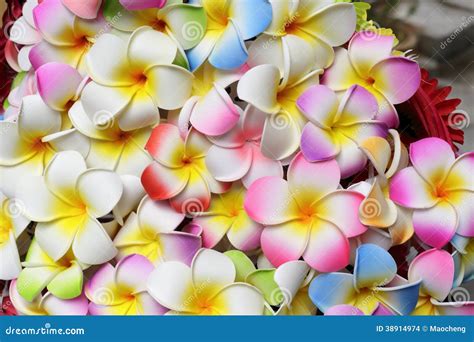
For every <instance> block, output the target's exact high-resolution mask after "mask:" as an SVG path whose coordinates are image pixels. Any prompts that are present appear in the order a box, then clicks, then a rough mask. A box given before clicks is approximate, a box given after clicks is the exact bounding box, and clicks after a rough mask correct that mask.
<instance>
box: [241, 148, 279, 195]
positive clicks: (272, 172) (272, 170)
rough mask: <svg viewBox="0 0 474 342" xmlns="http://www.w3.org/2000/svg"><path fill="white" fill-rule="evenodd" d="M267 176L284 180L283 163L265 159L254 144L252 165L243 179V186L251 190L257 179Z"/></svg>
mask: <svg viewBox="0 0 474 342" xmlns="http://www.w3.org/2000/svg"><path fill="white" fill-rule="evenodd" d="M267 176H276V177H280V178H283V167H282V165H281V162H279V161H278V160H273V159H270V158H267V157H265V156H264V155H263V153H262V151H261V150H260V147H259V146H258V145H254V144H252V164H251V165H250V169H249V170H248V172H247V174H246V175H245V176H244V177H243V178H242V184H243V185H244V186H245V187H246V188H249V187H250V186H251V185H252V183H253V182H255V181H256V180H257V179H259V178H262V177H267Z"/></svg>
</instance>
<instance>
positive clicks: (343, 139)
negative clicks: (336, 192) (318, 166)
mask: <svg viewBox="0 0 474 342" xmlns="http://www.w3.org/2000/svg"><path fill="white" fill-rule="evenodd" d="M297 105H298V108H299V109H300V110H301V112H303V114H304V115H305V116H306V118H307V119H308V120H309V122H308V123H307V124H306V126H305V127H304V129H303V133H302V136H301V151H302V152H303V154H304V156H305V157H306V159H307V160H309V161H312V162H314V161H321V160H328V159H336V161H337V163H338V165H339V168H340V169H341V176H342V178H346V177H348V176H352V175H354V174H355V173H357V172H359V171H360V170H361V169H362V168H363V167H364V166H365V164H366V163H367V157H366V156H365V154H364V153H363V152H362V151H361V150H360V149H359V145H360V144H361V143H362V142H363V141H364V140H365V139H367V138H369V137H373V136H379V137H385V135H386V126H385V124H384V123H383V122H381V121H376V120H374V119H376V117H377V113H378V106H377V100H376V99H375V97H374V96H373V95H372V94H370V93H369V92H368V91H367V90H365V89H364V88H363V87H361V86H352V87H350V88H349V89H348V90H347V91H346V93H345V94H344V95H343V96H342V99H341V100H340V101H339V100H338V98H337V95H336V93H335V92H334V91H332V90H331V89H329V88H328V87H326V86H323V85H316V86H312V87H310V88H308V89H307V90H306V91H305V92H304V93H303V94H302V95H301V96H300V97H299V99H298V101H297Z"/></svg>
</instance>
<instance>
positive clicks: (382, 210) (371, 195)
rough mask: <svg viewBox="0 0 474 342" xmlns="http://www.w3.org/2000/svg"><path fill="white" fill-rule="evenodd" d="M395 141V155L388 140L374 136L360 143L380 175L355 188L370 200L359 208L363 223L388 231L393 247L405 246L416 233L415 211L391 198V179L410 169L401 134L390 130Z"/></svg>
mask: <svg viewBox="0 0 474 342" xmlns="http://www.w3.org/2000/svg"><path fill="white" fill-rule="evenodd" d="M389 134H390V138H391V141H392V142H393V152H392V149H391V147H390V144H389V142H388V141H387V140H385V139H382V138H380V137H370V138H368V139H366V140H364V141H363V142H362V143H361V144H360V149H361V150H362V151H363V152H364V153H365V154H366V155H367V158H368V159H369V160H370V161H371V169H370V170H373V169H375V170H376V171H377V175H376V176H373V177H370V178H369V179H367V181H363V182H361V183H359V184H356V185H354V186H351V187H350V189H351V190H355V191H359V192H360V193H362V194H363V195H364V196H366V198H365V199H364V201H363V202H362V203H361V206H360V208H359V217H360V220H361V222H362V223H363V224H365V225H366V226H370V227H375V228H380V229H381V230H385V229H387V230H388V232H389V234H390V239H391V244H393V245H401V244H403V243H405V242H406V241H408V240H409V239H410V238H411V237H412V236H413V233H414V229H413V222H412V210H411V209H407V208H404V207H401V206H399V205H397V204H395V203H394V202H393V201H392V200H391V199H390V192H389V183H390V179H391V177H392V176H393V175H394V174H395V173H396V172H397V171H399V170H401V169H403V168H405V167H407V166H408V150H407V148H406V147H405V145H404V144H403V143H402V142H401V141H400V135H399V134H398V132H397V131H395V130H393V129H391V130H389Z"/></svg>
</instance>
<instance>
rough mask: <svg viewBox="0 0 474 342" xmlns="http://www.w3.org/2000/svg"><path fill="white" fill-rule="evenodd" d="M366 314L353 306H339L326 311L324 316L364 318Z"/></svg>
mask: <svg viewBox="0 0 474 342" xmlns="http://www.w3.org/2000/svg"><path fill="white" fill-rule="evenodd" d="M363 315H364V313H363V312H362V311H361V310H359V309H358V308H356V307H355V306H352V305H347V304H339V305H334V306H331V307H330V308H329V309H327V310H326V312H325V313H324V316H363Z"/></svg>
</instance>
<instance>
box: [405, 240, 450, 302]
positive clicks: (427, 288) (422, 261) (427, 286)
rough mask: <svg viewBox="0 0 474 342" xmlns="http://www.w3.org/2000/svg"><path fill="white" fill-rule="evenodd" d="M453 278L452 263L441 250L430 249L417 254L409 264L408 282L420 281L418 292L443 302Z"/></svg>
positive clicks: (447, 254) (447, 255)
mask: <svg viewBox="0 0 474 342" xmlns="http://www.w3.org/2000/svg"><path fill="white" fill-rule="evenodd" d="M453 278H454V261H453V258H452V257H451V255H450V254H449V253H448V252H446V251H443V250H437V249H430V250H428V251H425V252H423V253H421V254H419V255H418V256H417V257H416V258H415V259H413V261H412V262H411V264H410V267H409V269H408V280H409V281H410V282H416V281H418V280H420V279H421V281H422V282H421V288H420V292H421V293H422V294H424V295H428V296H431V297H434V298H436V299H437V300H439V301H443V300H444V299H446V297H447V296H448V294H449V291H450V290H451V286H452V284H453Z"/></svg>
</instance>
